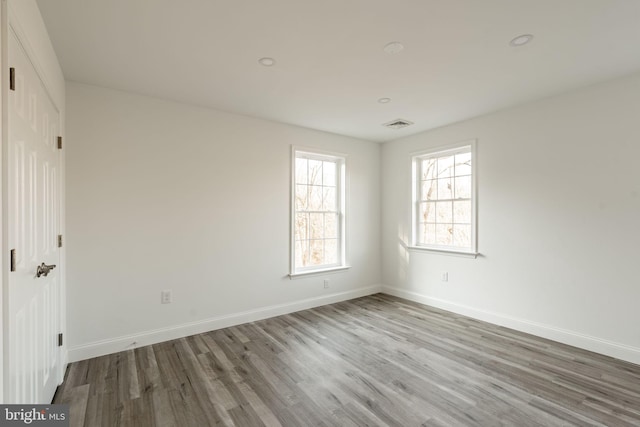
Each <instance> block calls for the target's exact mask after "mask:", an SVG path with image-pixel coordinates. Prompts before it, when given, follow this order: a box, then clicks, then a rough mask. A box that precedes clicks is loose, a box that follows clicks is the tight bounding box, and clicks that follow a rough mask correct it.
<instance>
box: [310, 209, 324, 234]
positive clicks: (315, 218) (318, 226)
mask: <svg viewBox="0 0 640 427" xmlns="http://www.w3.org/2000/svg"><path fill="white" fill-rule="evenodd" d="M309 236H310V238H311V239H322V238H323V237H324V214H321V213H312V214H309Z"/></svg>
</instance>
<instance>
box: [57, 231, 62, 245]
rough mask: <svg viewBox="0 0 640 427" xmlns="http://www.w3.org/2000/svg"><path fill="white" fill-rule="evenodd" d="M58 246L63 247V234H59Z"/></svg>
mask: <svg viewBox="0 0 640 427" xmlns="http://www.w3.org/2000/svg"><path fill="white" fill-rule="evenodd" d="M58 247H59V248H61V247H62V234H58Z"/></svg>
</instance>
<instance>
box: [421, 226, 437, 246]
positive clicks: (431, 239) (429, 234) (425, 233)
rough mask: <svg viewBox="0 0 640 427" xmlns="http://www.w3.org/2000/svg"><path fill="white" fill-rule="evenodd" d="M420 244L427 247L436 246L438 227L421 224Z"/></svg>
mask: <svg viewBox="0 0 640 427" xmlns="http://www.w3.org/2000/svg"><path fill="white" fill-rule="evenodd" d="M419 233H420V234H419V235H418V236H419V237H418V238H419V242H420V243H422V244H425V245H435V244H436V225H435V224H425V223H420V232H419Z"/></svg>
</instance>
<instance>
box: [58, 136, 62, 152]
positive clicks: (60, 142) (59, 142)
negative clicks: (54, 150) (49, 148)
mask: <svg viewBox="0 0 640 427" xmlns="http://www.w3.org/2000/svg"><path fill="white" fill-rule="evenodd" d="M58 150H62V137H61V136H59V137H58Z"/></svg>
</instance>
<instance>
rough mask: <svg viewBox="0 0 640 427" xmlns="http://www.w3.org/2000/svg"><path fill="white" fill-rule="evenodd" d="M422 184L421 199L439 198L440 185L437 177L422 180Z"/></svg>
mask: <svg viewBox="0 0 640 427" xmlns="http://www.w3.org/2000/svg"><path fill="white" fill-rule="evenodd" d="M420 185H421V186H422V192H421V193H422V195H421V198H422V199H421V200H435V199H436V198H437V195H438V194H437V191H438V186H437V181H436V180H435V179H432V180H429V181H421V182H420Z"/></svg>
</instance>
